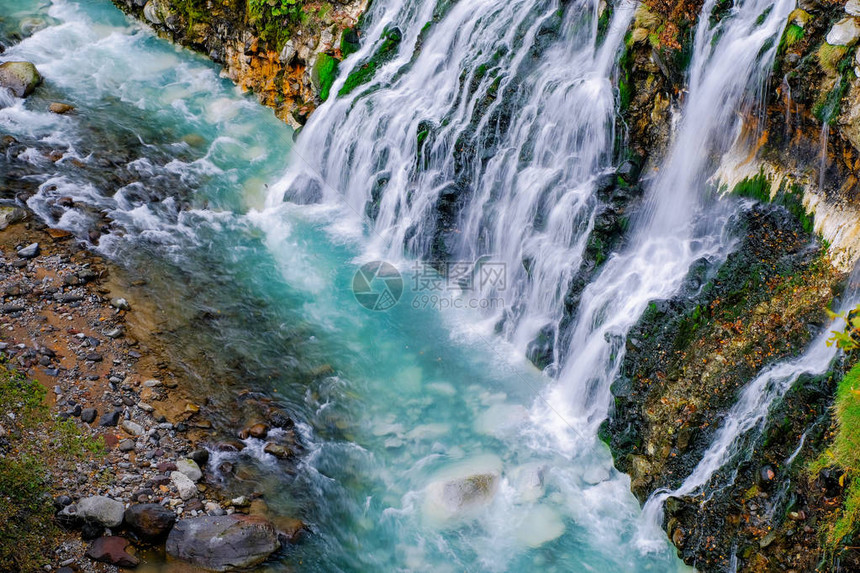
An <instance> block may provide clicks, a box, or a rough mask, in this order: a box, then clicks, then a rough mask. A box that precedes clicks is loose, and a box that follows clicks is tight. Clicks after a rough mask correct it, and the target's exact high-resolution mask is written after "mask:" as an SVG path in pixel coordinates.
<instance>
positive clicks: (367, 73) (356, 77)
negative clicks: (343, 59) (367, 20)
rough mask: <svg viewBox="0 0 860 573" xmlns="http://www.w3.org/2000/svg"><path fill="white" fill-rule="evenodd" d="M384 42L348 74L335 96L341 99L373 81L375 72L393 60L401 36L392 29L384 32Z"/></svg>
mask: <svg viewBox="0 0 860 573" xmlns="http://www.w3.org/2000/svg"><path fill="white" fill-rule="evenodd" d="M384 38H385V39H384V40H383V41H382V44H381V45H380V46H379V48H378V49H377V50H376V52H375V53H374V54H373V55H372V56H371V57H370V59H369V60H368V61H367V62H365V63H364V64H363V65H361V66H358V67H357V68H355V69H354V70H353V71H352V73H350V74H349V76H347V78H346V82H344V84H343V87H342V88H340V91H339V92H338V94H337V95H339V96H341V97H343V96H345V95H349V94H350V93H352V91H353V90H355V89H356V88H357V87H359V86H362V85H364V84H366V83H367V82H369V81H370V80H372V79H373V76H375V75H376V71H377V70H378V69H379V68H380V67H381V66H382V65H383V64H385V63H386V62H388V61H390V60H391V59H392V58H394V55H395V54H396V53H397V47H398V46H399V45H400V40H401V39H402V35H401V32H400V30H399V29H397V28H393V29H391V30H389V31H387V32H385V35H384Z"/></svg>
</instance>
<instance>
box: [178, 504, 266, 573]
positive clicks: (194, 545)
mask: <svg viewBox="0 0 860 573" xmlns="http://www.w3.org/2000/svg"><path fill="white" fill-rule="evenodd" d="M279 546H280V543H279V541H278V534H277V531H276V530H275V527H274V526H273V525H272V524H271V523H270V522H269V521H267V520H266V519H264V518H262V517H258V516H247V515H224V516H205V517H196V518H192V519H183V520H180V521H178V522H176V525H175V526H174V527H173V530H172V531H171V532H170V535H169V536H168V537H167V547H166V550H167V554H168V555H170V556H171V557H174V558H176V559H180V560H182V561H186V562H188V563H191V564H193V565H196V566H198V567H202V568H204V569H209V570H211V571H233V570H236V569H244V568H249V567H253V566H255V565H259V564H260V563H262V562H263V561H265V560H266V559H267V558H268V557H269V556H270V555H271V554H272V553H274V552H275V551H276V550H277V549H278V547H279Z"/></svg>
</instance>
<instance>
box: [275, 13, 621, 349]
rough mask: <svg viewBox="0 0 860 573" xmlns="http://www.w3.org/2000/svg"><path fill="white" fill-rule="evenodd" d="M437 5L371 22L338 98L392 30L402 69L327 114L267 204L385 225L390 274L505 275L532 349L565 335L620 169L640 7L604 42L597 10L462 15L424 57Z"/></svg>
mask: <svg viewBox="0 0 860 573" xmlns="http://www.w3.org/2000/svg"><path fill="white" fill-rule="evenodd" d="M436 4H437V2H436V1H435V0H421V1H418V0H413V1H410V2H405V3H402V4H397V3H378V4H377V5H375V6H374V8H373V9H372V12H371V15H370V18H369V20H370V21H371V22H373V24H372V26H371V27H370V29H369V30H368V33H367V36H368V38H369V40H368V41H367V43H366V46H365V48H364V49H363V50H362V52H360V53H358V54H356V55H354V56H352V57H350V58H349V59H348V60H347V61H346V62H345V69H344V70H343V72H342V73H341V77H340V79H339V80H338V82H336V83H335V85H334V87H333V88H332V92H333V93H337V92H338V91H339V90H341V89H342V86H343V84H344V82H345V81H346V78H347V77H349V75H350V73H351V72H353V71H354V70H355V69H357V68H359V67H360V66H362V65H363V63H364V62H365V61H366V59H367V58H368V57H369V54H371V53H374V51H375V50H379V49H380V48H379V45H383V44H384V43H385V42H386V40H385V38H386V34H387V33H388V32H386V30H389V32H390V29H391V28H392V27H393V26H398V27H400V28H401V29H402V30H403V32H402V36H403V38H402V40H401V41H400V43H399V49H398V52H397V54H396V56H394V57H393V59H392V60H391V61H390V62H388V63H387V64H385V65H384V66H381V67H380V68H379V69H378V71H377V72H376V76H375V77H374V79H373V80H372V82H371V83H369V84H367V85H366V86H361V87H359V88H358V89H356V90H354V91H353V92H352V93H351V94H349V95H348V96H345V97H341V98H338V99H336V100H335V101H334V102H330V103H328V104H326V105H324V106H322V107H321V108H320V109H319V110H318V111H317V112H316V113H315V114H314V116H313V117H312V119H311V121H310V122H309V123H308V125H307V126H306V127H305V129H304V130H303V132H302V135H301V137H300V138H299V141H298V145H297V148H296V150H295V152H296V154H297V155H298V156H299V157H301V158H302V159H301V160H299V161H297V162H296V165H295V168H294V169H292V170H291V171H290V172H289V173H288V175H287V176H286V178H285V179H284V180H283V181H282V182H281V184H280V185H278V186H276V187H275V190H274V192H273V193H272V195H271V197H270V204H278V203H279V202H281V201H282V200H283V199H284V198H285V197H286V198H287V199H290V200H294V201H309V200H323V201H336V202H339V201H343V202H344V203H345V204H346V205H347V206H348V209H345V212H346V216H347V217H352V218H354V219H358V220H361V219H362V218H363V217H364V214H365V213H366V212H367V211H368V210H369V209H370V210H374V211H376V212H375V213H374V215H373V217H372V218H371V219H370V220H369V221H367V224H368V225H370V227H371V229H370V232H369V233H368V235H369V237H370V243H371V246H370V249H371V250H373V251H374V252H376V253H378V256H380V257H385V258H388V259H390V260H399V259H400V258H401V257H402V256H403V252H404V248H405V250H406V253H407V254H408V255H410V256H418V257H424V258H430V259H440V258H445V259H448V260H454V261H476V260H478V259H479V258H480V257H483V256H490V257H492V258H493V259H494V260H496V261H499V262H503V263H505V265H506V268H507V272H508V284H509V285H510V288H511V289H512V292H508V293H506V299H507V301H508V302H509V304H508V312H507V314H506V319H507V320H506V321H505V325H504V328H505V333H506V335H507V336H508V337H509V338H510V339H511V340H512V341H513V342H514V343H515V345H516V346H517V347H518V348H521V349H522V348H524V347H525V346H526V345H527V343H528V342H529V341H531V340H532V339H533V338H534V337H535V335H536V334H537V333H538V331H539V330H540V329H541V328H543V327H544V326H545V325H547V324H549V325H551V326H552V327H553V328H557V325H558V323H559V321H560V320H561V318H562V313H563V308H564V304H563V300H564V297H565V295H566V294H567V292H568V287H569V283H570V280H571V276H572V274H573V272H574V271H575V270H576V269H577V268H578V266H579V263H580V262H581V260H582V256H583V251H584V249H585V244H586V239H587V238H588V235H589V233H590V231H591V229H592V226H593V222H594V214H595V211H596V209H597V207H598V200H597V198H596V196H595V180H596V178H597V176H598V175H599V174H600V173H601V172H602V171H604V170H607V169H610V168H611V165H612V152H613V143H614V138H615V133H614V129H615V128H614V125H615V95H614V90H613V87H612V82H611V73H612V69H613V64H614V61H615V58H616V55H617V51H618V49H619V47H620V45H621V42H622V40H623V37H624V34H625V32H626V30H627V27H628V25H629V23H630V21H631V20H632V17H633V12H634V9H635V4H634V3H632V2H629V1H627V0H624V1H623V2H621V3H620V4H619V5H618V6H617V7H616V9H615V11H614V15H613V18H612V20H611V24H610V25H609V26H608V28H607V30H606V31H605V32H604V34H603V36H602V37H601V38H600V39H601V40H602V42H599V41H598V13H599V8H598V5H599V3H598V2H596V1H592V0H585V1H576V2H571V3H564V4H562V5H560V4H559V3H558V2H555V1H538V2H534V1H523V0H517V1H513V2H498V1H495V0H482V1H475V2H459V3H456V4H454V5H453V6H450V7H449V10H450V11H449V12H448V13H447V14H446V15H445V16H444V17H442V19H441V20H440V21H439V22H436V23H435V24H433V25H432V27H431V28H430V31H429V34H428V35H427V36H426V38H423V40H422V41H421V42H420V48H418V47H417V44H418V43H419V41H418V37H419V35H420V33H419V29H420V28H421V26H423V25H424V23H425V22H427V21H429V20H430V19H431V18H432V14H433V11H434V9H435V8H436ZM447 4H448V3H446V2H440V3H439V5H440V6H443V5H447ZM598 44H599V45H600V47H596V46H597V45H598ZM419 134H423V135H419ZM524 261H533V264H532V265H531V266H530V268H528V269H527V268H526V266H527V265H526V264H524ZM498 318H501V316H499V317H498Z"/></svg>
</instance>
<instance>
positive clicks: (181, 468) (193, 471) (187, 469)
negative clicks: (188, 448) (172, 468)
mask: <svg viewBox="0 0 860 573" xmlns="http://www.w3.org/2000/svg"><path fill="white" fill-rule="evenodd" d="M176 471H178V472H181V473H183V474H185V475H186V477H188V479H190V480H191V481H193V482H197V481H200V478H202V477H203V472H202V471H200V466H198V465H197V462H195V461H194V460H179V461H178V462H176Z"/></svg>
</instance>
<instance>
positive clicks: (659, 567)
mask: <svg viewBox="0 0 860 573" xmlns="http://www.w3.org/2000/svg"><path fill="white" fill-rule="evenodd" d="M7 4H8V3H3V4H0V7H2V8H3V13H4V14H6V13H9V14H11V13H13V12H14V11H13V10H12V9H11V7H7ZM715 4H716V2H715V1H710V0H709V1H706V2H705V4H704V6H703V8H702V13H703V14H705V15H709V14H710V13H711V11H712V10H713V9H714V8H715ZM792 8H793V4H792V3H791V2H789V1H788V0H779V1H777V2H776V3H772V2H765V1H764V0H745V1H742V2H737V3H736V6H735V9H734V10H733V12H732V14H731V15H730V16H729V17H726V18H724V19H722V20H720V21H719V22H718V23H716V24H715V25H713V26H711V20H710V18H708V17H703V18H700V20H699V24H698V28H697V29H696V30H695V43H694V48H693V56H692V63H691V66H690V71H689V88H688V92H687V94H686V95H685V98H684V101H683V105H682V110H681V116H680V120H679V123H678V126H677V130H676V132H675V134H674V140H673V142H672V145H671V148H670V150H669V153H668V155H667V158H666V160H665V162H664V163H663V164H662V165H661V166H659V169H656V170H655V172H647V173H645V174H644V176H643V177H642V180H641V182H640V181H639V180H638V173H637V172H638V171H639V169H640V167H641V166H639V165H636V164H635V163H633V162H627V163H623V162H622V157H620V156H619V155H618V147H617V145H616V143H617V141H618V139H619V137H620V136H621V135H622V134H619V133H617V130H616V125H617V121H616V120H617V118H616V92H615V90H614V88H613V75H614V73H615V71H614V69H615V66H614V63H615V60H616V57H617V55H618V52H619V50H620V49H621V46H622V42H623V39H624V35H625V33H626V31H627V29H628V26H629V24H630V22H631V20H632V17H633V12H634V9H635V4H633V3H628V2H620V3H618V4H617V5H616V6H615V7H614V11H613V12H612V15H611V17H609V18H604V19H601V18H600V14H601V12H600V6H599V5H598V3H597V2H585V1H574V2H565V3H558V2H555V1H548V0H539V1H529V2H526V1H520V0H513V1H508V2H499V1H495V0H475V1H472V2H447V1H440V2H436V1H433V0H401V1H388V2H382V1H379V2H374V3H373V5H372V7H371V9H370V12H369V13H368V14H367V15H366V19H365V34H364V41H363V44H362V47H361V49H360V50H359V51H358V52H357V53H355V54H353V55H351V56H350V57H349V58H348V59H347V60H346V61H345V62H344V63H343V64H342V66H341V69H342V71H341V74H340V76H339V79H338V80H337V81H336V82H335V84H334V86H333V87H332V90H331V93H332V94H335V93H337V94H339V95H338V97H333V98H330V100H329V101H328V102H327V103H326V104H324V105H323V106H322V107H320V108H319V110H317V112H315V114H314V115H313V116H312V118H311V120H310V121H309V123H308V124H307V125H306V127H305V128H304V129H303V131H302V133H301V135H300V137H299V138H298V143H297V145H296V147H295V149H294V150H293V155H292V157H290V158H289V159H287V155H288V151H289V148H290V145H289V143H288V141H289V140H290V133H289V131H288V130H287V129H286V128H285V127H284V126H281V125H280V124H278V123H277V122H276V121H275V120H274V118H272V117H271V116H270V115H268V114H267V113H266V112H264V111H263V110H260V109H257V108H256V106H254V105H253V104H252V103H251V102H250V101H249V100H248V99H245V98H243V97H242V96H240V95H239V94H238V93H237V92H236V91H235V90H234V89H233V88H232V87H230V86H229V85H227V84H225V83H224V82H223V81H221V80H219V79H218V78H217V74H216V72H215V70H214V69H213V68H212V67H211V66H210V65H208V64H206V63H204V62H203V61H201V60H200V59H198V58H194V57H193V56H190V55H188V54H184V53H180V52H178V51H176V50H175V49H174V48H172V47H170V46H169V45H167V44H166V43H164V42H162V41H160V40H157V39H156V38H154V37H153V36H152V35H151V34H149V33H147V32H145V31H143V30H142V29H141V28H140V27H138V26H137V25H134V24H131V23H130V22H129V21H127V20H125V19H124V18H123V17H122V16H121V15H120V14H119V13H118V12H116V11H115V10H114V9H113V8H112V7H111V6H110V5H108V4H107V3H106V2H95V1H82V2H61V1H57V2H55V3H54V4H53V5H52V6H51V7H50V9H49V10H48V11H47V12H45V11H44V10H40V9H39V8H38V6H36V5H35V4H34V5H33V7H32V12H33V13H35V14H38V17H39V18H42V19H43V21H44V27H43V28H42V29H41V30H39V31H36V32H35V33H33V34H32V35H31V36H30V37H28V38H26V39H24V40H23V41H22V42H21V43H19V44H17V45H15V46H13V47H11V48H10V49H9V50H8V51H7V52H6V53H5V54H4V55H3V58H8V57H12V56H15V57H21V58H26V59H28V60H30V61H33V62H34V63H35V64H36V66H37V67H38V68H39V70H40V71H41V72H42V74H43V75H44V77H45V79H46V84H45V86H44V87H43V88H41V90H42V91H41V92H37V93H36V95H34V96H32V97H31V98H30V99H29V100H26V101H24V100H11V99H10V100H9V101H5V100H4V101H3V102H2V103H3V104H6V107H4V108H3V109H0V126H2V128H3V129H4V130H5V131H7V132H8V133H10V134H11V135H13V136H14V137H15V138H16V140H17V141H16V143H15V144H13V145H14V146H16V147H15V153H13V154H10V153H7V154H6V157H5V158H4V159H2V161H4V162H5V163H2V164H0V165H2V167H3V168H4V169H8V170H9V171H8V172H9V173H10V174H11V177H10V179H14V180H15V181H16V185H18V186H19V187H20V188H19V189H16V190H15V192H16V193H17V194H18V200H26V201H27V203H28V205H29V206H30V207H32V208H33V209H34V210H35V211H37V212H38V213H39V214H40V215H41V216H42V217H43V218H44V219H45V220H47V221H49V222H51V224H54V225H58V226H61V227H64V228H68V229H71V230H74V231H75V232H76V233H78V235H79V236H80V237H81V238H83V239H86V240H90V241H93V242H96V241H97V242H98V248H99V249H101V250H102V251H104V252H105V253H107V254H109V255H110V256H112V257H114V258H116V259H118V260H121V261H124V262H125V264H126V265H127V266H128V267H129V268H130V269H134V267H135V266H137V265H142V264H143V265H146V268H145V269H138V270H130V273H132V274H133V275H134V274H135V273H137V274H138V275H144V276H147V278H148V279H150V281H151V284H150V285H149V286H148V287H147V288H148V289H149V290H148V292H149V293H150V294H151V295H152V296H153V297H156V298H157V299H158V305H159V306H160V307H161V308H162V310H164V311H166V312H171V313H177V314H179V315H180V316H181V317H182V318H184V319H185V320H186V321H187V324H186V327H185V329H184V330H183V329H182V328H177V329H176V330H175V331H173V332H172V334H169V336H170V335H173V336H175V337H176V338H175V339H174V340H175V341H176V342H178V343H180V345H181V346H182V348H178V349H177V350H176V353H177V355H178V356H180V357H182V358H184V359H187V360H189V361H190V362H192V363H193V364H195V365H198V366H200V367H201V368H203V372H205V373H206V374H218V375H221V376H223V382H224V383H219V382H221V381H219V380H201V383H202V384H206V386H205V388H206V389H207V391H209V392H211V393H212V395H213V399H215V400H220V402H221V403H223V404H233V403H235V402H237V401H239V400H240V398H237V396H236V394H237V393H238V391H239V389H240V387H239V386H235V384H241V387H251V388H252V389H253V390H255V391H257V392H260V393H262V394H264V395H266V396H268V397H269V399H273V400H275V401H276V402H277V403H278V405H279V406H281V407H283V408H285V409H287V410H289V411H290V413H291V414H292V415H294V416H295V417H296V419H298V420H299V421H300V422H299V423H298V424H297V425H296V429H295V431H296V433H297V434H298V436H299V438H300V440H301V442H302V443H303V444H304V454H303V458H302V461H301V463H300V465H299V468H298V471H297V472H296V473H295V474H293V475H283V472H281V471H279V466H278V463H277V460H276V457H275V456H273V455H271V454H270V453H267V452H266V451H265V449H264V444H263V443H262V442H261V441H260V440H257V439H256V438H248V439H247V440H246V445H247V447H246V448H245V450H243V452H242V454H233V453H224V452H218V453H215V454H213V460H214V461H213V462H212V463H217V464H220V463H221V462H223V461H231V463H232V462H235V463H237V464H240V463H245V462H247V461H248V458H253V460H252V461H253V463H254V464H255V472H256V473H254V474H252V475H253V477H251V478H249V479H251V480H252V481H253V489H256V490H259V491H262V492H263V493H264V495H265V496H266V499H267V501H268V503H269V505H270V506H277V507H280V508H282V509H283V510H284V511H286V512H296V513H298V514H300V515H301V516H302V517H303V518H304V519H305V520H306V521H308V522H309V523H310V524H311V528H312V529H313V532H314V534H313V535H312V536H310V539H309V540H308V541H307V542H306V543H305V544H303V545H300V546H298V547H296V548H293V549H291V550H290V552H289V554H287V555H285V556H283V568H286V567H287V565H286V564H287V563H291V562H292V563H295V562H301V563H302V564H303V566H305V567H308V568H310V569H311V570H319V571H329V570H335V569H337V570H394V569H399V570H402V569H411V570H428V569H433V570H441V571H447V570H451V571H453V570H462V569H466V570H492V571H504V570H529V569H536V568H539V569H541V570H547V571H565V570H582V569H594V570H625V571H669V570H681V569H683V565H682V564H681V563H680V561H679V560H678V559H677V558H676V557H675V555H674V551H673V550H672V549H671V548H670V545H669V543H668V541H667V540H666V539H665V537H662V538H659V539H658V538H657V537H653V538H650V539H649V540H648V541H649V542H648V543H645V542H643V535H642V533H641V532H640V531H639V529H638V527H639V522H640V520H641V519H642V517H641V516H640V510H639V507H638V504H637V502H636V500H635V498H634V497H633V496H632V495H631V494H630V491H629V485H630V484H629V480H628V479H627V478H626V477H625V476H623V475H621V474H619V473H618V472H616V471H615V470H614V469H613V468H612V460H611V459H610V456H609V454H608V452H607V451H606V448H605V447H604V446H603V444H601V443H600V442H599V441H598V439H597V428H598V426H599V424H600V423H601V422H602V420H603V419H604V418H605V417H606V414H607V411H608V409H609V407H610V403H611V399H610V389H609V388H610V384H611V383H612V382H613V380H614V379H615V378H616V376H617V374H618V370H619V367H620V364H621V360H622V358H623V355H624V339H625V337H626V335H627V333H628V331H629V330H630V328H631V327H632V326H633V325H634V323H635V322H636V320H637V319H638V318H639V316H640V315H641V314H642V312H643V311H644V310H645V308H646V307H647V305H648V304H649V302H651V301H653V300H657V299H665V298H669V297H671V296H673V295H674V294H675V293H676V292H677V290H678V289H679V288H680V286H681V284H682V282H683V280H684V278H685V276H686V275H687V273H688V270H689V268H690V266H691V265H692V264H693V263H694V262H695V261H701V260H706V261H708V262H710V263H712V264H713V263H717V262H719V261H721V260H723V259H725V257H726V256H727V255H728V254H729V252H730V251H731V249H732V248H733V245H734V242H733V239H732V237H731V235H730V233H729V232H728V228H729V227H728V222H729V221H730V220H731V219H732V217H733V215H734V214H735V212H736V210H737V209H739V208H742V206H741V205H739V204H738V203H737V202H733V201H718V200H716V199H715V198H714V197H713V196H712V195H711V194H710V193H709V192H708V191H709V188H708V178H709V177H710V176H711V174H712V172H713V171H714V169H715V168H716V165H717V163H718V162H719V158H720V155H721V154H722V153H723V152H725V151H726V150H727V149H728V148H729V147H730V146H731V144H732V143H733V141H734V138H735V137H736V136H737V135H738V132H739V129H740V119H739V118H738V117H737V116H736V115H735V113H736V111H737V110H738V109H744V108H750V107H752V106H754V105H755V103H756V101H757V100H756V98H757V96H758V95H759V94H760V90H761V86H762V84H763V82H764V80H765V77H766V75H767V72H768V70H769V69H770V64H771V62H772V59H773V55H774V52H775V49H776V48H775V46H776V40H777V39H778V37H779V34H780V32H781V30H782V27H783V26H784V23H785V20H786V18H787V16H788V13H789V12H790V11H791V9H792ZM601 22H603V23H601ZM4 33H5V32H4ZM56 99H62V100H64V101H69V103H71V104H73V105H74V106H75V108H76V109H75V112H74V113H72V114H69V115H62V116H61V115H57V114H50V113H49V112H48V111H47V108H48V103H49V100H56ZM56 150H59V151H60V152H61V154H60V157H59V159H56V160H54V159H52V158H51V152H52V151H56ZM287 162H289V167H288V168H287V171H286V174H284V173H283V171H282V170H283V169H284V164H285V163H287ZM619 164H621V165H620V167H619ZM13 195H14V193H13ZM640 196H641V197H640ZM66 197H69V198H70V199H71V201H67V200H65V199H64V198H66ZM10 198H11V197H10ZM70 205H76V206H77V208H74V207H72V206H70ZM82 206H83V208H81V207H82ZM421 258H423V259H426V260H430V261H433V264H432V265H431V266H432V267H435V268H436V269H437V270H439V269H441V268H442V265H443V264H444V263H445V262H452V261H458V262H460V263H465V264H466V265H467V266H469V267H470V268H469V271H472V270H476V269H480V268H481V264H484V263H497V264H503V265H504V267H505V269H506V273H507V274H506V279H507V280H506V282H505V285H504V288H502V287H501V286H500V285H499V284H498V283H494V284H492V285H489V286H488V287H487V288H485V289H484V290H483V291H481V292H480V296H481V297H482V298H481V300H488V299H491V298H498V299H500V300H502V301H503V302H504V304H500V305H497V306H494V307H493V308H492V310H484V311H479V312H474V311H469V312H455V311H453V310H447V311H443V312H438V311H437V310H436V309H434V308H428V307H427V305H426V304H422V299H421V298H420V296H421V295H422V291H421V288H420V285H419V284H416V285H410V284H407V285H406V288H405V292H404V293H403V296H402V298H401V301H402V302H401V303H400V304H399V305H396V306H394V307H393V308H392V309H391V310H390V311H388V312H386V313H380V312H373V311H369V310H366V309H364V308H362V307H361V306H360V305H358V303H357V302H356V301H355V300H354V298H353V295H352V293H351V292H350V285H352V284H354V283H353V282H352V281H353V274H354V272H355V269H356V268H357V266H358V263H364V262H367V261H371V260H374V259H387V260H389V261H391V262H393V263H395V264H398V265H400V267H401V272H403V273H404V278H405V279H406V282H407V283H409V282H411V281H409V278H410V277H409V276H408V273H407V272H406V271H405V269H406V266H407V264H408V263H407V262H408V261H410V260H415V259H421ZM479 261H481V262H480V263H479ZM472 267H474V268H475V269H472ZM425 271H426V269H425V268H420V272H422V273H424V272H425ZM427 276H429V277H430V278H432V279H433V280H437V279H438V280H442V281H443V283H444V280H445V277H444V276H443V277H434V276H433V275H432V273H428V275H427ZM180 285H182V286H180ZM461 286H462V285H461ZM168 294H170V296H168ZM424 294H426V293H424ZM446 296H447V297H448V298H444V299H440V300H446V301H449V303H450V305H451V306H453V302H450V301H454V300H464V299H463V297H465V296H467V295H466V293H465V292H464V290H463V289H458V290H456V291H454V292H453V293H451V294H449V295H446ZM416 301H417V304H416ZM424 302H425V303H426V302H427V301H424ZM176 322H177V323H179V322H181V321H180V320H177V321H176ZM188 325H190V326H188ZM815 348H817V347H815ZM810 352H812V353H815V350H812V351H810ZM201 356H202V357H203V358H202V359H201ZM526 356H528V357H529V359H530V360H531V361H532V362H534V363H535V364H538V365H539V366H540V367H541V368H543V369H544V370H545V373H544V374H542V373H540V372H539V371H538V370H536V369H535V368H534V367H533V365H532V363H531V362H528V361H527V360H526V358H525V357H526ZM194 360H196V362H193V361H194ZM545 374H549V375H551V376H546V375H545ZM763 376H764V377H767V376H768V375H763ZM770 379H775V378H773V377H771V378H768V380H770ZM780 379H782V378H780ZM756 383H759V382H758V381H756V382H754V384H756ZM761 384H764V382H762V383H761ZM743 407H744V405H743V403H739V405H738V408H743ZM221 418H222V419H221V420H220V421H221V422H222V424H223V427H227V428H229V427H230V425H231V424H233V425H235V424H237V423H241V422H242V420H237V419H236V416H235V415H234V413H233V412H230V411H227V412H226V413H224V414H222V415H221ZM714 448H716V449H719V448H720V445H719V442H716V443H715V445H714ZM715 451H716V450H715ZM714 455H717V454H714ZM718 457H719V456H718ZM243 459H244V460H245V462H243ZM246 475H247V474H246ZM691 479H694V478H691ZM702 483H704V482H702ZM655 499H656V498H655ZM658 505H659V502H657V501H655V502H654V504H653V505H649V507H648V510H647V512H646V514H647V515H646V517H647V516H650V515H651V513H652V511H656V510H654V509H653V508H654V507H657V506H658ZM281 567H282V566H281V565H273V568H274V569H276V570H277V569H279V568H281Z"/></svg>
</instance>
